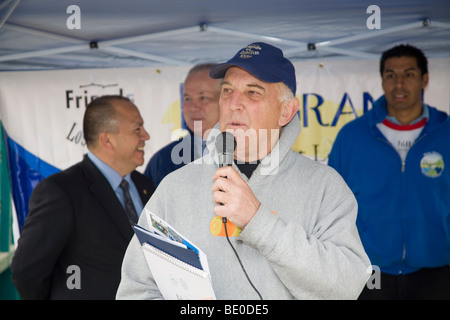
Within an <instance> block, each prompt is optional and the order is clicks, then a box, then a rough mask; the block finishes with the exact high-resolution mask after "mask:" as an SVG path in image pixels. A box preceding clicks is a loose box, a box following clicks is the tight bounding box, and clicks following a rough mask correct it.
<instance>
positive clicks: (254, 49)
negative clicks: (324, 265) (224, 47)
mask: <svg viewBox="0 0 450 320" xmlns="http://www.w3.org/2000/svg"><path fill="white" fill-rule="evenodd" d="M259 50H261V47H260V46H259V45H257V44H249V45H248V46H247V47H246V48H245V49H243V50H242V51H241V52H239V54H240V55H239V58H240V59H250V58H251V57H253V56H257V55H259Z"/></svg>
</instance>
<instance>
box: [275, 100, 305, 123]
mask: <svg viewBox="0 0 450 320" xmlns="http://www.w3.org/2000/svg"><path fill="white" fill-rule="evenodd" d="M299 107H300V101H299V100H298V99H297V97H293V98H291V99H290V100H289V101H286V102H284V103H283V105H282V106H281V114H280V118H279V119H278V125H279V126H280V127H284V126H285V125H287V124H288V123H289V121H291V120H292V118H293V117H294V115H295V114H296V113H297V111H298V109H299Z"/></svg>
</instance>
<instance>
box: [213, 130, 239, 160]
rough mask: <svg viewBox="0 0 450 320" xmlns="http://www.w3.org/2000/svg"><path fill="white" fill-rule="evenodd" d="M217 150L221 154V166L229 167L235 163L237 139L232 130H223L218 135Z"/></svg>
mask: <svg viewBox="0 0 450 320" xmlns="http://www.w3.org/2000/svg"><path fill="white" fill-rule="evenodd" d="M215 145H216V150H217V152H218V154H219V168H222V167H229V166H231V165H232V164H233V160H234V150H235V149H236V139H235V138H234V135H233V134H232V133H231V132H226V131H225V132H221V133H220V134H219V135H218V136H217V137H216V143H215Z"/></svg>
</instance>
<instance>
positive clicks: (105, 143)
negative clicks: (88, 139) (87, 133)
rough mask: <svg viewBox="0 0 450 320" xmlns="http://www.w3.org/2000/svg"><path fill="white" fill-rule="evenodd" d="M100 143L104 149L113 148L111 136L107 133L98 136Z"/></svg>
mask: <svg viewBox="0 0 450 320" xmlns="http://www.w3.org/2000/svg"><path fill="white" fill-rule="evenodd" d="M98 142H99V144H100V145H101V146H102V147H103V148H108V149H109V148H111V147H112V144H111V140H110V135H109V134H108V133H107V132H101V133H100V134H99V135H98Z"/></svg>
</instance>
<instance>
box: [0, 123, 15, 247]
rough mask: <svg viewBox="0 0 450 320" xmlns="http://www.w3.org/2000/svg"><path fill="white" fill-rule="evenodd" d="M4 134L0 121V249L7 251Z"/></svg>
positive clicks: (8, 211)
mask: <svg viewBox="0 0 450 320" xmlns="http://www.w3.org/2000/svg"><path fill="white" fill-rule="evenodd" d="M9 177H10V175H9V169H8V159H7V153H6V143H5V135H4V134H3V125H2V122H1V121H0V251H3V252H5V251H6V252H8V251H9V249H10V245H11V243H12V205H11V180H10V178H9Z"/></svg>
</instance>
